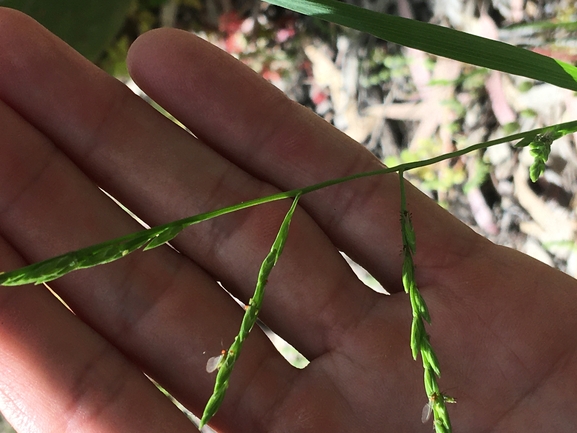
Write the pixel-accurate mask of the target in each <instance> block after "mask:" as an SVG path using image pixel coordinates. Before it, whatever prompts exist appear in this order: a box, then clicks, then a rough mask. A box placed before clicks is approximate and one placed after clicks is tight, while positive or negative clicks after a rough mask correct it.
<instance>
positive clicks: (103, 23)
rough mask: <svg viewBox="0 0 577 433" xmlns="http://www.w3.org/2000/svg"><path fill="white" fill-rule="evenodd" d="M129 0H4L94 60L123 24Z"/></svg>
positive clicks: (6, 3) (6, 4) (5, 3)
mask: <svg viewBox="0 0 577 433" xmlns="http://www.w3.org/2000/svg"><path fill="white" fill-rule="evenodd" d="M130 3H131V0H83V1H78V0H51V1H46V0H4V2H2V3H1V4H0V6H6V7H9V8H13V9H18V10H20V11H22V12H24V13H26V14H27V15H30V16H31V17H33V18H34V19H36V20H37V21H39V22H40V24H42V25H43V26H45V27H46V28H48V30H50V31H51V32H52V33H54V34H55V35H57V36H58V37H60V38H61V39H63V40H64V41H66V42H67V43H68V44H70V45H71V46H72V47H73V48H74V49H76V50H77V51H78V52H80V53H81V54H82V55H84V56H85V57H87V58H88V59H89V60H92V61H95V60H96V59H98V57H99V56H100V55H101V54H102V52H103V51H104V50H105V49H106V48H107V47H108V46H109V45H110V44H111V42H112V40H113V39H114V37H115V36H116V34H117V33H118V31H119V30H120V28H121V26H122V24H123V23H124V17H125V16H126V13H127V12H128V9H129V7H130Z"/></svg>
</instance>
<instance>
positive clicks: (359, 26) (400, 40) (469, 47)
mask: <svg viewBox="0 0 577 433" xmlns="http://www.w3.org/2000/svg"><path fill="white" fill-rule="evenodd" d="M268 3H270V4H274V5H277V6H282V7H284V8H287V9H290V10H292V11H295V12H299V13H302V14H305V15H310V16H314V17H317V18H321V19H323V20H327V21H330V22H333V23H336V24H340V25H343V26H346V27H350V28H353V29H356V30H360V31H363V32H366V33H370V34H372V35H374V36H376V37H378V38H381V39H385V40H387V41H390V42H394V43H397V44H400V45H404V46H407V47H411V48H416V49H417V50H422V51H426V52H428V53H431V54H436V55H438V56H442V57H447V58H450V59H454V60H458V61H460V62H463V63H469V64H471V65H477V66H482V67H485V68H489V69H494V70H497V71H503V72H507V73H510V74H515V75H520V76H523V77H527V78H533V79H535V80H540V81H544V82H546V83H551V84H554V85H556V86H559V87H563V88H567V89H571V90H577V68H576V67H574V66H572V65H570V64H568V63H565V62H562V61H560V60H555V59H552V58H550V57H546V56H542V55H540V54H537V53H534V52H532V51H528V50H524V49H521V48H517V47H514V46H512V45H508V44H505V43H503V42H499V41H494V40H490V39H485V38H482V37H479V36H474V35H471V34H468V33H464V32H460V31H457V30H453V29H450V28H446V27H441V26H436V25H433V24H428V23H423V22H420V21H415V20H410V19H406V18H402V17H397V16H392V15H386V14H381V13H378V12H373V11H370V10H367V9H362V8H360V7H356V6H352V5H349V4H346V3H341V2H339V1H336V0H269V1H268Z"/></svg>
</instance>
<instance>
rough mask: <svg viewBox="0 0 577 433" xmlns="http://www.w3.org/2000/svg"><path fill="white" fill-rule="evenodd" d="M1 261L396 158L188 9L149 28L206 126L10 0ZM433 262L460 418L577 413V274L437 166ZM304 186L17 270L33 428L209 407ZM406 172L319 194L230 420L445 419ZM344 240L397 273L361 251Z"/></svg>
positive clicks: (14, 377)
mask: <svg viewBox="0 0 577 433" xmlns="http://www.w3.org/2000/svg"><path fill="white" fill-rule="evenodd" d="M0 53H1V54H0V130H1V131H2V140H1V141H0V257H1V259H0V265H1V269H3V270H7V269H13V268H16V267H19V266H22V265H23V264H25V263H27V262H34V261H38V260H42V259H45V258H48V257H51V256H54V255H57V254H60V253H63V252H66V251H70V250H73V249H78V248H81V247H85V246H88V245H91V244H94V243H97V242H101V241H104V240H107V239H111V238H114V237H118V236H121V235H124V234H127V233H131V232H134V231H136V230H138V229H139V227H140V226H139V225H138V223H136V222H135V221H134V219H133V218H131V217H130V216H129V215H128V214H127V213H125V212H124V211H123V210H122V209H121V208H119V207H118V206H117V205H116V204H115V203H114V202H113V201H112V200H111V199H110V198H109V196H107V195H106V194H104V193H103V192H102V191H101V190H100V189H99V188H98V187H100V188H102V189H103V190H105V191H106V192H107V193H109V194H110V195H112V196H113V197H115V198H117V199H118V200H119V201H120V202H122V203H123V204H125V205H126V206H127V207H128V208H129V209H130V210H131V211H133V212H134V213H135V214H137V215H138V216H139V217H140V218H142V220H144V221H145V222H146V223H148V224H150V225H157V224H161V223H165V222H169V221H172V220H175V219H178V218H183V217H186V216H189V215H194V214H197V213H200V212H205V211H209V210H214V209H217V208H220V207H224V206H227V205H231V204H234V203H238V202H240V201H243V200H248V199H252V198H256V197H261V196H265V195H268V194H272V193H274V192H277V191H279V190H289V189H293V188H296V187H302V186H306V185H309V184H313V183H317V182H320V181H323V180H327V179H331V178H336V177H341V176H344V175H348V174H352V173H358V172H363V171H369V170H374V169H378V168H379V167H381V164H380V162H379V161H378V160H376V159H375V158H374V157H373V156H372V155H371V154H370V153H368V152H367V151H365V150H364V149H363V148H362V147H361V146H360V145H358V144H357V143H355V142H353V141H351V140H350V139H349V138H347V137H346V136H344V135H343V134H341V133H340V132H338V131H337V130H335V129H334V128H332V127H331V126H330V125H328V124H327V123H325V122H324V121H323V120H322V119H320V118H318V117H316V115H315V114H313V113H312V112H310V111H308V110H307V109H305V108H303V107H300V106H298V105H297V104H295V103H293V102H290V101H289V100H288V99H287V98H286V97H285V96H284V95H283V94H282V93H280V92H279V91H278V90H276V89H275V88H274V87H273V86H271V85H269V84H267V83H266V82H264V81H263V80H261V79H260V78H259V77H258V76H257V75H256V74H254V73H253V72H252V71H250V70H249V69H248V68H247V67H245V66H243V65H242V64H241V63H240V62H238V61H236V60H234V59H233V58H231V57H229V56H228V55H227V54H225V53H223V52H221V51H220V50H219V49H217V48H215V47H212V46H211V45H210V44H208V43H206V42H204V41H202V40H200V39H198V38H196V37H195V36H193V35H191V34H188V33H185V32H181V31H176V30H168V29H165V30H157V31H153V32H149V33H147V34H146V35H144V36H143V37H141V38H140V39H139V40H138V41H137V42H136V43H135V44H134V46H133V47H132V49H131V52H130V56H129V67H130V71H131V74H132V76H133V77H134V79H135V81H136V82H137V83H138V85H139V86H141V88H142V89H144V91H145V92H146V93H147V94H148V95H150V96H151V97H152V98H153V99H154V100H156V101H157V102H158V103H159V104H161V105H162V106H163V107H164V108H166V109H167V110H168V111H169V112H170V113H172V114H173V115H174V116H175V117H176V118H178V119H179V121H181V122H182V123H183V124H184V125H185V126H186V127H187V128H188V129H189V130H190V131H191V132H192V133H193V134H194V136H193V135H191V134H189V133H188V132H186V131H185V130H184V129H182V128H180V127H178V126H176V125H175V124H174V123H172V122H171V121H170V120H168V119H166V118H165V117H163V116H162V115H161V114H159V113H158V112H157V111H155V110H154V109H153V108H151V107H150V106H149V105H147V104H146V103H145V102H144V101H142V100H141V99H139V98H138V97H136V96H134V95H133V94H132V92H130V91H129V90H128V89H127V88H126V87H125V86H124V85H123V84H121V83H120V82H118V81H116V80H115V79H113V78H111V77H109V76H107V75H106V74H105V73H103V72H102V71H100V70H98V69H97V68H96V67H95V66H93V65H92V64H90V63H89V62H87V61H86V60H84V59H83V58H82V57H80V56H79V55H78V54H76V53H75V52H74V51H72V50H71V49H70V48H69V47H68V46H66V45H65V44H64V43H63V42H62V41H60V40H58V39H57V38H56V37H55V36H53V35H51V34H50V33H48V32H47V31H46V30H45V29H43V28H41V27H40V26H39V25H38V24H36V23H35V22H34V21H32V20H31V19H30V18H28V17H26V16H24V15H22V14H20V13H18V12H15V11H11V10H7V9H1V8H0ZM407 202H408V206H409V209H410V211H411V212H412V215H413V221H414V225H415V230H416V234H417V254H416V257H415V262H416V266H417V274H416V276H417V282H418V284H419V287H420V289H421V292H422V294H423V296H424V298H425V300H426V301H427V304H428V306H429V309H430V312H431V316H432V320H433V324H432V326H431V327H430V328H428V330H429V332H430V334H431V342H432V344H433V347H434V348H435V350H436V353H437V355H438V357H439V360H440V363H441V367H442V372H443V376H442V378H441V386H442V387H443V389H444V390H446V392H447V393H448V394H450V395H451V396H454V397H456V398H457V400H458V403H457V404H456V405H452V406H451V407H450V408H449V410H450V412H451V416H452V420H453V426H454V430H455V431H457V432H488V431H491V432H517V431H539V432H565V431H567V432H573V431H575V426H576V425H577V387H575V385H574V384H575V382H576V380H577V362H576V361H577V359H576V357H577V333H576V332H575V329H577V314H576V313H577V283H576V282H575V280H573V279H572V278H570V277H568V276H566V275H564V274H562V273H560V272H558V271H556V270H554V269H551V268H549V267H547V266H545V265H542V264H540V263H538V262H536V261H534V260H532V259H530V258H528V257H526V256H524V255H522V254H520V253H517V252H514V251H511V250H508V249H506V248H502V247H498V246H495V245H493V244H491V243H489V242H488V241H486V240H485V239H483V238H482V237H480V236H478V235H477V234H475V233H473V232H472V231H471V230H469V229H468V228H467V227H465V226H464V225H463V224H461V223H460V222H459V221H457V220H456V219H454V218H453V217H452V216H450V215H449V214H448V213H446V212H445V211H444V210H442V209H441V208H440V207H438V206H437V205H436V204H435V203H433V202H432V201H430V200H429V199H428V198H426V197H425V196H424V195H422V194H421V193H419V192H418V191H417V190H416V189H414V188H412V187H408V189H407ZM288 206H289V203H288V202H286V201H281V202H275V203H271V204H266V205H263V206H259V207H256V208H251V209H247V210H243V211H240V212H236V213H233V214H230V215H227V216H223V217H219V218H217V219H214V220H210V221H208V222H205V223H202V224H199V225H196V226H194V227H191V228H189V229H187V230H186V231H185V232H183V233H182V234H181V235H179V237H178V238H176V239H175V241H174V247H175V249H176V250H178V251H175V249H173V248H170V247H169V246H163V247H159V248H157V249H155V250H152V251H150V252H145V253H142V252H136V253H133V254H131V255H130V256H128V257H126V258H124V259H122V260H119V261H117V262H114V263H112V264H109V265H106V266H101V267H97V268H93V269H88V270H83V271H78V272H75V273H72V274H69V275H67V276H65V277H63V278H61V279H59V280H57V281H55V282H54V283H53V284H51V288H52V289H53V290H54V292H56V293H57V294H58V295H59V296H60V297H61V298H62V300H64V301H65V302H66V304H67V305H68V306H69V307H70V309H71V310H72V311H74V314H72V313H71V312H70V310H69V309H67V308H66V307H65V306H63V305H62V304H61V303H60V302H59V301H58V300H56V298H55V297H54V296H53V295H52V294H51V293H50V292H49V291H48V290H46V289H45V288H44V287H42V286H36V287H24V288H18V287H16V288H2V289H1V290H0V390H1V392H2V398H1V399H0V408H1V409H2V411H3V412H4V413H5V414H6V415H7V417H8V418H9V420H10V421H11V422H12V423H13V424H14V425H15V427H16V428H17V429H18V430H19V431H43V432H44V431H55V432H62V431H72V432H81V431H106V432H116V431H118V432H127V431H138V432H145V431H151V432H152V431H154V432H162V431H166V432H176V431H178V432H185V431H194V430H195V428H194V426H193V425H192V424H190V423H189V421H188V420H187V419H186V418H185V416H184V415H183V414H182V413H181V412H180V411H179V410H178V409H176V408H175V407H174V406H173V405H172V403H170V402H169V401H168V400H167V399H166V398H165V397H164V395H163V394H162V393H161V392H160V391H159V390H158V389H157V388H156V387H155V386H154V385H153V384H152V383H151V382H150V380H149V379H148V378H147V377H146V376H145V375H144V374H143V373H145V374H146V375H148V376H149V377H151V378H153V379H154V380H155V381H157V382H158V383H159V384H160V385H162V386H163V387H164V388H165V389H167V390H168V391H169V392H171V393H172V394H173V395H174V396H175V397H176V398H177V399H178V400H180V401H181V402H182V403H183V404H184V405H185V406H187V407H188V408H189V409H191V410H192V411H193V412H196V413H200V412H201V411H202V408H203V407H204V404H205V403H206V401H207V399H208V397H209V395H210V393H211V391H212V386H213V380H214V376H213V375H209V374H207V373H206V371H205V365H206V362H207V360H208V358H209V357H211V356H214V355H217V354H219V353H220V351H221V350H222V349H223V348H226V347H228V345H229V344H230V342H231V341H232V339H233V338H234V335H235V334H236V332H237V330H238V326H239V323H240V318H241V316H242V309H241V308H239V307H238V304H237V303H236V302H235V301H234V300H233V299H232V298H231V297H230V295H229V294H228V293H226V292H225V291H224V290H222V287H221V285H219V283H221V284H222V286H224V287H225V288H226V289H227V290H228V291H229V292H230V293H231V294H232V295H234V296H235V297H237V298H238V299H240V300H242V301H246V300H247V299H248V297H249V296H250V294H251V292H252V290H253V288H254V284H255V281H256V274H257V271H258V267H259V265H260V262H261V261H262V259H263V258H264V256H265V255H266V253H267V251H268V249H269V248H270V245H271V243H272V241H273V239H274V236H275V234H276V230H277V229H278V226H279V224H280V222H281V221H282V218H283V216H284V213H285V212H286V210H287V209H288ZM401 248H402V247H401V239H400V230H399V194H398V180H397V177H396V176H395V175H392V176H379V177H374V178H366V179H363V180H356V181H352V182H348V183H345V184H342V185H339V186H335V187H330V188H327V189H324V190H320V191H317V192H315V193H311V194H309V195H307V196H305V197H303V198H302V200H301V202H300V207H299V208H298V209H297V212H296V214H295V217H294V219H293V223H292V225H291V229H290V234H289V239H288V241H287V245H286V247H285V251H284V253H283V255H282V257H281V259H280V261H279V263H278V265H277V267H276V268H275V269H274V270H273V273H272V275H271V278H270V281H269V285H268V287H267V294H266V296H265V300H264V307H263V310H262V313H261V318H262V320H263V322H264V323H266V324H267V325H268V326H269V327H270V328H271V329H272V330H274V331H275V332H276V333H278V334H279V335H280V336H282V337H283V338H285V339H286V340H287V341H288V342H290V343H291V344H292V345H294V346H295V347H296V348H297V349H298V350H299V351H300V352H301V353H302V354H303V355H304V356H306V357H307V358H308V359H309V360H310V364H309V365H308V366H307V367H306V368H304V369H302V370H299V369H295V368H294V367H291V366H290V365H289V364H288V363H287V362H286V361H285V360H284V359H283V358H282V357H281V356H280V355H279V354H278V352H277V351H276V350H275V349H274V347H273V346H272V345H271V343H270V342H269V341H268V339H267V337H266V336H265V335H264V333H262V332H260V330H258V329H255V330H254V331H253V333H252V334H251V336H250V337H249V339H248V341H247V343H246V345H245V348H244V350H243V353H242V356H241V357H240V359H239V361H238V363H237V366H236V368H235V370H234V372H233V374H232V378H231V385H230V388H229V391H228V393H227V396H226V398H225V400H224V403H223V406H222V407H221V409H220V410H219V412H218V413H217V415H216V416H215V418H214V420H213V421H214V423H213V424H214V427H215V428H217V429H218V430H219V431H223V432H245V431H246V432H291V433H297V432H325V431H326V432H382V431H391V432H421V431H422V432H428V431H431V428H432V427H431V425H423V424H422V423H421V419H420V418H421V417H420V414H421V408H422V407H423V405H424V404H425V403H426V397H425V395H424V391H423V384H422V368H421V365H420V362H414V361H412V360H411V355H410V348H409V329H410V322H411V313H410V306H409V301H408V297H407V296H406V295H405V294H404V292H403V291H402V288H401V282H400V269H401V262H402V257H401ZM339 251H343V252H345V253H346V254H348V255H349V256H351V257H352V258H354V259H355V260H356V261H357V262H358V263H360V264H361V265H363V266H364V267H365V268H366V269H367V270H369V271H370V272H371V274H372V275H373V276H375V278H377V280H379V281H380V282H381V283H382V284H383V286H384V287H385V288H386V289H387V290H389V291H390V292H391V293H392V294H391V295H390V296H386V295H382V294H378V293H376V292H374V291H372V290H371V289H369V288H367V287H365V286H364V285H363V284H362V283H361V282H360V281H359V280H358V279H357V278H356V277H355V275H354V274H353V273H352V272H351V270H350V268H349V266H348V265H347V263H346V262H345V261H344V259H343V258H342V256H341V254H340V252H339Z"/></svg>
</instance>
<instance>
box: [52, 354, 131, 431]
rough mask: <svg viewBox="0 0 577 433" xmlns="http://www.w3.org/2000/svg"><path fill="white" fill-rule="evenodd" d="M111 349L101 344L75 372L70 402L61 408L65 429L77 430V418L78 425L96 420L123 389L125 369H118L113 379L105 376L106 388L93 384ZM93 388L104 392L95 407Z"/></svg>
mask: <svg viewBox="0 0 577 433" xmlns="http://www.w3.org/2000/svg"><path fill="white" fill-rule="evenodd" d="M111 350H112V349H111V347H110V346H108V347H107V346H106V345H102V350H101V351H100V352H99V353H96V354H94V356H93V357H92V358H91V360H90V362H88V363H86V364H85V366H84V369H83V370H80V372H79V373H77V374H76V380H75V381H74V382H73V384H72V386H71V393H70V394H71V395H70V403H69V405H68V407H66V408H64V410H63V412H64V414H63V419H65V420H66V430H65V431H70V432H77V431H78V426H76V425H75V424H76V420H79V422H78V424H79V425H82V424H83V423H84V422H87V420H88V422H90V420H92V419H94V420H97V419H98V418H100V417H101V415H102V414H103V413H104V412H105V411H107V410H108V408H109V407H114V406H115V404H116V400H117V398H118V396H119V395H120V394H121V390H123V389H124V388H125V385H126V375H125V371H118V373H117V375H116V376H115V378H114V380H110V378H107V379H106V381H107V383H108V385H109V386H108V387H106V388H103V387H95V386H94V385H95V384H99V383H100V381H101V378H100V376H101V373H100V371H99V370H101V369H102V366H101V365H100V363H101V362H103V361H104V362H105V363H106V361H107V358H108V357H109V356H110V352H111ZM95 389H98V390H103V391H105V393H106V396H105V397H104V396H102V398H100V399H99V401H98V405H97V406H96V407H95V405H94V403H95V401H94V400H95V398H94V397H95V396H94V390H95ZM99 397H100V396H99ZM84 400H87V404H86V408H88V409H89V411H88V412H85V404H84V402H83V401H84ZM90 423H91V422H90Z"/></svg>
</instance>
